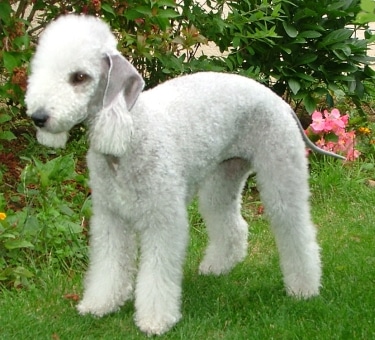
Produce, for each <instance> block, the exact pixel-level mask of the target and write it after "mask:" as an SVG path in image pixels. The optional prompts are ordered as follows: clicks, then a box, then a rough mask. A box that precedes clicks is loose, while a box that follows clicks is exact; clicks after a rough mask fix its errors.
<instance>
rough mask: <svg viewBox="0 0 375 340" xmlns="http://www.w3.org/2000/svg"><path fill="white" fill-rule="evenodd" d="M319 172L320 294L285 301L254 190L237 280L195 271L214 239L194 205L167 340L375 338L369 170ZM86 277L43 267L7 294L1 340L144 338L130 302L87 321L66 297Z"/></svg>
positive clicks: (325, 168)
mask: <svg viewBox="0 0 375 340" xmlns="http://www.w3.org/2000/svg"><path fill="white" fill-rule="evenodd" d="M322 164H323V165H316V164H315V165H313V166H312V170H311V174H312V175H311V190H312V210H313V216H314V221H315V223H316V225H317V228H318V230H319V241H320V244H321V247H322V260H323V271H324V274H323V287H322V290H321V295H320V296H319V297H316V298H313V299H311V300H308V301H297V300H294V299H292V298H290V297H287V296H286V294H285V292H284V289H283V284H282V278H281V273H280V270H279V267H278V256H277V253H276V249H275V243H274V240H273V237H272V235H271V233H270V231H269V228H268V223H267V221H266V219H265V216H264V215H262V214H259V213H258V212H259V209H258V207H259V201H258V199H257V195H256V193H254V191H253V192H252V194H249V193H246V194H245V197H244V208H245V209H244V216H245V217H246V218H247V219H248V220H249V222H250V227H251V237H250V249H249V255H248V257H247V259H246V260H245V261H244V263H242V264H240V265H238V266H237V267H236V268H235V269H234V270H233V271H232V272H231V273H230V274H229V275H226V276H220V277H204V276H199V275H198V273H197V269H198V264H199V261H200V259H201V258H202V252H203V249H204V244H205V242H206V234H205V231H204V226H203V225H202V222H201V221H200V218H199V216H198V215H197V212H196V207H195V206H194V205H193V206H192V207H191V208H190V216H191V224H192V228H191V243H190V247H189V253H188V257H187V262H186V266H185V277H184V282H183V307H182V308H183V319H182V320H181V321H180V322H179V323H178V324H177V325H176V326H175V327H174V328H173V329H172V330H171V331H170V332H169V333H167V334H166V335H164V336H162V337H160V338H161V339H231V340H233V339H374V338H375V212H374V203H375V188H371V187H370V186H368V185H367V179H374V177H375V170H374V167H373V166H372V165H371V164H363V165H361V164H355V165H351V166H348V165H346V166H342V165H341V163H340V162H337V161H329V162H325V163H322ZM82 275H83V273H82V272H80V271H78V270H77V269H75V268H74V267H72V268H71V269H70V270H64V271H63V272H59V271H56V269H54V270H52V269H51V267H47V266H46V267H44V268H42V269H39V271H38V272H37V275H36V279H35V280H34V283H33V284H32V285H31V287H30V288H29V289H18V290H17V289H10V290H9V289H3V290H2V291H1V298H0V339H142V338H145V337H144V336H143V335H142V334H141V333H140V332H139V331H138V329H137V328H136V327H135V325H134V322H133V320H132V318H133V313H134V308H133V305H132V303H128V304H126V305H125V306H124V307H123V308H122V309H121V310H120V311H119V312H118V313H115V314H112V315H109V316H106V317H104V318H102V319H96V318H93V317H90V316H85V317H82V316H79V315H78V313H77V312H76V310H75V304H76V302H75V301H74V300H73V299H71V298H70V299H68V298H66V297H65V296H66V294H78V295H79V294H81V292H82Z"/></svg>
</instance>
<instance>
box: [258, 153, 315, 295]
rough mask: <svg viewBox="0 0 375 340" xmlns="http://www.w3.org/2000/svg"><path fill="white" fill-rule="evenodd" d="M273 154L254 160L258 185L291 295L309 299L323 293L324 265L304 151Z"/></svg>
mask: <svg viewBox="0 0 375 340" xmlns="http://www.w3.org/2000/svg"><path fill="white" fill-rule="evenodd" d="M273 154H274V156H273V157H268V158H267V159H264V156H263V157H262V156H259V158H256V157H254V162H253V166H254V170H255V171H256V173H257V185H258V188H259V191H260V195H261V199H262V201H263V204H264V206H265V211H266V214H267V215H268V217H269V219H270V222H271V228H272V230H273V232H274V234H275V238H276V243H277V246H278V250H279V254H280V265H281V269H282V272H283V276H284V283H285V286H286V290H287V293H288V294H289V295H294V296H297V297H301V298H308V297H310V296H313V295H317V294H318V293H319V288H320V278H321V265H320V255H319V246H318V244H317V242H316V230H315V227H314V225H313V223H312V221H311V216H310V205H309V186H308V168H307V161H306V157H305V155H304V148H303V147H302V148H298V147H295V148H294V149H292V148H290V149H287V150H285V148H278V150H274V151H273Z"/></svg>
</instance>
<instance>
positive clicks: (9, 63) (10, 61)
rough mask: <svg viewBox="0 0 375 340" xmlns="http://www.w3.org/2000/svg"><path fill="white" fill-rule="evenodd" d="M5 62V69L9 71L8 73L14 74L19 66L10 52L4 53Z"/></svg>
mask: <svg viewBox="0 0 375 340" xmlns="http://www.w3.org/2000/svg"><path fill="white" fill-rule="evenodd" d="M3 61H4V67H5V68H6V69H7V71H9V72H12V71H13V70H14V69H15V68H16V67H17V66H18V61H17V59H16V58H15V57H14V56H13V54H12V53H10V52H6V51H4V52H3Z"/></svg>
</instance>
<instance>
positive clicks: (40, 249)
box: [0, 154, 90, 287]
mask: <svg viewBox="0 0 375 340" xmlns="http://www.w3.org/2000/svg"><path fill="white" fill-rule="evenodd" d="M85 187H86V177H85V176H84V175H79V174H77V173H76V172H75V162H74V159H73V155H71V154H70V155H66V156H60V157H56V158H55V159H52V160H50V161H47V162H46V163H42V162H40V161H38V160H36V159H30V160H28V165H27V166H26V167H25V169H24V170H23V172H22V175H21V183H20V184H19V186H18V188H17V194H15V195H13V197H11V200H13V201H15V202H17V201H18V202H19V201H22V203H23V204H24V205H25V208H24V209H22V210H20V211H17V213H14V212H13V211H12V210H10V209H8V211H7V216H6V218H5V219H3V220H1V221H0V282H1V281H2V282H3V283H4V284H6V285H13V286H16V287H17V286H20V285H22V286H26V285H28V279H29V278H30V277H32V276H33V275H34V274H35V273H36V272H37V271H38V270H40V268H41V267H44V266H46V265H48V266H52V267H55V268H60V269H61V268H62V269H64V268H65V269H69V268H71V266H72V261H73V262H76V263H75V266H76V267H80V266H82V260H83V259H84V258H85V254H86V230H85V225H86V222H85V221H87V220H88V219H89V215H90V201H89V200H88V199H87V197H88V196H87V190H86V189H85ZM3 209H4V210H5V200H4V197H3V198H2V199H0V211H4V210H3Z"/></svg>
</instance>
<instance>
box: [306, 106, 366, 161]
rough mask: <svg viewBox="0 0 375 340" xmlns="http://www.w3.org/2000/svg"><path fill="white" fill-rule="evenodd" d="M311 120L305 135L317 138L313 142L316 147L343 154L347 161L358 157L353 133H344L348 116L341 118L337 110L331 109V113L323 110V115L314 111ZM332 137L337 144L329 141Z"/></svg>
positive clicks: (358, 153)
mask: <svg viewBox="0 0 375 340" xmlns="http://www.w3.org/2000/svg"><path fill="white" fill-rule="evenodd" d="M311 118H312V123H311V124H310V126H309V127H308V128H307V130H306V134H307V133H313V134H316V135H317V136H318V137H319V140H318V141H316V142H315V144H316V145H317V146H318V147H320V148H322V149H323V150H327V151H333V152H336V153H340V154H343V155H345V156H346V159H347V160H349V161H353V160H355V159H356V158H358V157H359V155H360V152H359V151H358V150H356V149H355V138H356V136H355V131H346V127H347V125H348V122H349V116H348V115H343V116H341V115H340V111H339V110H338V109H332V111H331V112H328V111H327V110H325V111H324V112H323V114H322V113H321V112H319V111H315V112H314V113H313V114H312V116H311ZM333 135H336V136H337V142H336V141H332V140H331V139H332V138H330V137H332V136H333ZM327 137H328V140H327Z"/></svg>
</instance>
